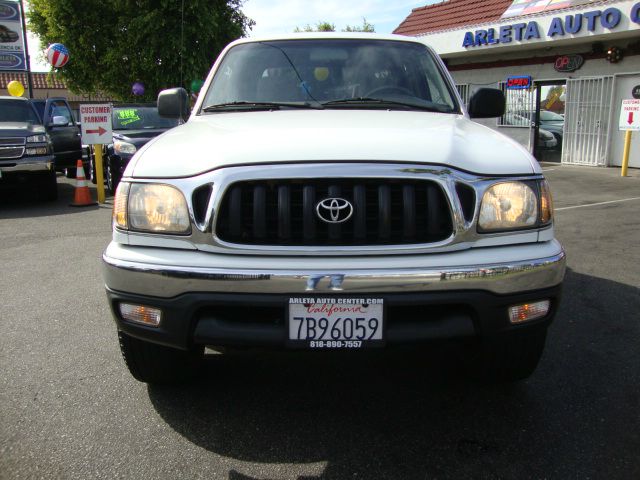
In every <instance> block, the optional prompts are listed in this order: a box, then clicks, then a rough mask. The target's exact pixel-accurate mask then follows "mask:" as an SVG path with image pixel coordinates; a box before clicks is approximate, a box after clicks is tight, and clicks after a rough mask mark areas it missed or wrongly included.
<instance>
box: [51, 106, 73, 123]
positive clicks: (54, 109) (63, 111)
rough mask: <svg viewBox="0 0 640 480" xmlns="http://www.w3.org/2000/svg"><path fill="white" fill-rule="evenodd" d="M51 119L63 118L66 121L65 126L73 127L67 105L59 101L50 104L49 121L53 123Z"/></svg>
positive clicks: (71, 115) (71, 116)
mask: <svg viewBox="0 0 640 480" xmlns="http://www.w3.org/2000/svg"><path fill="white" fill-rule="evenodd" d="M53 117H64V118H65V119H66V120H67V125H73V114H72V113H71V110H70V109H69V107H68V106H67V104H66V103H65V102H63V101H61V100H57V101H54V102H51V106H50V109H49V121H53Z"/></svg>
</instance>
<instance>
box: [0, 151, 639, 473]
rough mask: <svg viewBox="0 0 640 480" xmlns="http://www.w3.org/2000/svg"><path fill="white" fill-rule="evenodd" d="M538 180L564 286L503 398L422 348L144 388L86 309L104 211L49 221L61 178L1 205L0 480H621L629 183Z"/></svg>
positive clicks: (560, 169) (628, 327) (632, 266)
mask: <svg viewBox="0 0 640 480" xmlns="http://www.w3.org/2000/svg"><path fill="white" fill-rule="evenodd" d="M544 168H545V170H547V171H546V174H547V176H548V178H549V180H550V183H551V187H552V190H553V192H554V196H555V206H556V233H557V236H558V238H559V239H560V240H561V241H562V242H563V244H564V246H565V248H566V250H567V254H568V272H567V276H566V281H565V287H564V294H563V300H562V304H561V307H560V310H559V313H558V316H557V317H556V320H555V322H554V324H553V325H552V326H551V328H550V332H549V336H548V340H547V348H546V351H545V354H544V356H543V358H542V360H541V363H540V365H539V367H538V370H537V371H536V372H535V373H534V375H533V376H532V377H531V378H530V379H528V380H527V381H525V382H521V383H518V384H515V385H511V386H485V385H480V384H477V383H474V382H472V381H470V380H467V379H466V378H465V377H464V376H463V375H461V374H460V372H459V371H458V369H457V367H456V364H457V362H455V359H456V356H457V355H459V354H460V352H459V349H458V348H457V346H456V345H451V344H438V345H433V346H431V347H430V348H429V349H428V350H427V351H416V350H408V351H393V352H387V351H376V352H345V353H341V354H326V352H319V353H317V354H316V353H315V352H314V354H303V353H245V354H241V355H240V354H238V355H229V356H222V355H217V356H213V357H211V358H210V359H209V361H208V362H207V370H206V374H205V376H204V378H203V379H202V380H200V381H198V382H197V383H195V384H192V385H186V386H178V387H170V388H169V387H165V388H159V387H148V386H147V385H145V384H141V383H138V382H136V381H135V380H134V379H133V378H132V377H131V376H130V374H129V373H128V371H127V370H126V368H125V366H124V363H123V361H122V358H121V356H120V352H119V348H118V342H117V338H116V331H115V326H114V323H113V321H112V320H111V317H110V313H109V309H108V306H107V302H106V297H105V294H104V289H103V283H102V278H101V270H100V263H101V253H102V250H103V249H104V248H105V246H106V245H107V244H108V242H109V239H110V214H111V206H110V205H101V206H95V207H83V208H73V207H70V206H68V204H69V203H70V202H71V200H72V197H73V182H72V181H71V180H67V179H64V178H62V177H58V180H59V182H60V198H59V200H58V201H57V202H54V203H46V202H39V201H36V200H34V199H33V198H32V197H33V196H32V194H31V192H28V191H26V190H23V191H19V192H13V193H11V194H6V193H5V194H0V244H1V245H2V247H1V248H0V265H1V269H2V270H1V271H2V274H1V275H0V478H1V479H32V478H43V479H45V478H46V479H52V478H53V479H57V478H59V479H94V478H96V479H98V478H99V479H102V478H104V479H115V478H124V479H140V478H157V479H228V480H250V479H262V480H267V479H269V480H271V479H299V480H312V479H321V478H322V479H324V478H327V479H347V478H348V479H420V480H425V479H449V478H452V479H465V478H478V479H485V478H487V479H494V478H495V479H502V478H517V479H528V478H532V479H542V478H548V479H567V478H574V479H599V478H607V479H631V478H640V388H639V387H640V348H639V346H640V313H639V312H640V171H637V170H633V171H631V175H632V176H631V177H628V178H620V177H619V169H596V168H584V167H569V166H561V165H558V164H545V165H544ZM92 194H93V197H94V198H95V190H93V191H92Z"/></svg>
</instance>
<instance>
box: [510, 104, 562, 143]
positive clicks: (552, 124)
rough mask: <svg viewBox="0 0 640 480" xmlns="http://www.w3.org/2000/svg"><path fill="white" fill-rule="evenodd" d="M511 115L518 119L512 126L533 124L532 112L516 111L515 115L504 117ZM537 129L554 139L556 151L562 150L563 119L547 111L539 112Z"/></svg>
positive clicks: (533, 115) (533, 114) (533, 113)
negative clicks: (549, 134) (551, 135)
mask: <svg viewBox="0 0 640 480" xmlns="http://www.w3.org/2000/svg"><path fill="white" fill-rule="evenodd" d="M509 115H513V116H514V118H515V117H518V120H516V121H515V123H513V124H521V123H519V122H524V123H522V124H529V123H531V124H533V122H534V120H535V112H532V111H518V112H515V113H511V114H507V115H505V117H507V116H509ZM539 128H541V129H544V130H546V131H547V132H550V133H552V134H553V136H554V137H555V139H556V141H557V142H556V145H555V147H554V148H555V149H556V150H561V149H562V137H563V135H564V117H563V116H562V115H560V114H558V113H555V112H551V111H549V110H540V126H539Z"/></svg>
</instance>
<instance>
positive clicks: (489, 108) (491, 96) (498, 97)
mask: <svg viewBox="0 0 640 480" xmlns="http://www.w3.org/2000/svg"><path fill="white" fill-rule="evenodd" d="M505 107H506V99H505V98H504V93H502V91H501V90H498V89H497V88H481V89H479V90H478V91H476V93H474V94H473V96H472V97H471V100H469V108H468V109H467V110H468V111H469V116H470V117H471V118H492V117H501V116H502V115H504V111H505Z"/></svg>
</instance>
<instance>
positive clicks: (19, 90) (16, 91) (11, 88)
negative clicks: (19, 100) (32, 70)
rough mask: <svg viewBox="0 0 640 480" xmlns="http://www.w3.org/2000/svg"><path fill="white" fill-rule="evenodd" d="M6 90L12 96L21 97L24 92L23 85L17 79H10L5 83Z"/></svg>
mask: <svg viewBox="0 0 640 480" xmlns="http://www.w3.org/2000/svg"><path fill="white" fill-rule="evenodd" d="M7 91H8V92H9V95H11V96H12V97H21V96H22V94H23V93H24V86H23V85H22V84H21V83H20V82H19V81H17V80H11V81H10V82H9V84H8V85H7Z"/></svg>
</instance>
